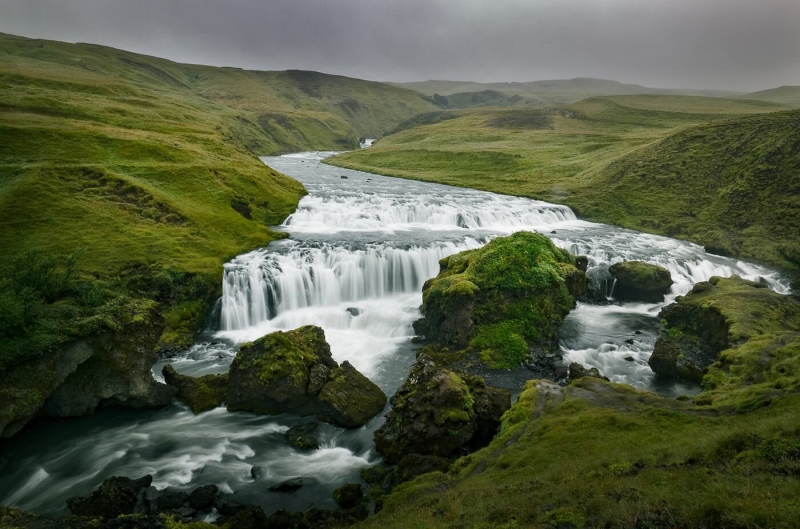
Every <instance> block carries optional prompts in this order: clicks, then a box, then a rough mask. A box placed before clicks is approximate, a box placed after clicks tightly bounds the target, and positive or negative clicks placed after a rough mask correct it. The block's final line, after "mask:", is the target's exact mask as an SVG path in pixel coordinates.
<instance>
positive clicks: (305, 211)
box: [0, 153, 789, 515]
mask: <svg viewBox="0 0 800 529" xmlns="http://www.w3.org/2000/svg"><path fill="white" fill-rule="evenodd" d="M329 154H330V153H301V154H295V155H289V156H283V157H272V158H265V159H264V161H265V162H266V163H267V164H269V165H270V166H271V167H273V168H275V169H276V170H278V171H281V172H283V173H285V174H288V175H291V176H293V177H295V178H297V179H298V180H300V181H301V182H302V183H303V184H304V185H305V186H306V187H307V189H308V190H309V195H308V196H307V197H305V198H304V199H303V200H302V201H301V203H300V206H299V208H298V210H297V211H296V212H295V213H294V214H293V215H291V216H290V217H289V218H287V219H286V221H285V223H284V225H283V227H282V229H283V230H285V231H287V232H288V233H289V234H290V239H287V240H283V241H279V242H276V243H273V244H271V245H270V246H269V247H267V248H263V249H260V250H256V251H253V252H249V253H247V254H244V255H241V256H239V257H237V258H235V259H233V260H232V261H231V262H229V263H228V264H227V265H226V266H225V271H224V278H223V296H222V298H221V299H220V301H219V303H218V306H217V308H216V310H215V314H216V318H215V319H216V324H215V328H214V329H213V330H212V331H210V332H209V333H208V335H207V336H205V337H204V340H205V341H204V342H203V343H198V344H196V345H195V346H193V347H192V348H191V349H189V350H188V351H186V352H185V353H183V354H182V355H180V356H178V357H177V358H170V359H167V360H164V361H161V362H159V364H158V365H156V366H155V367H154V373H156V374H158V373H160V371H161V368H162V367H163V365H164V364H165V363H171V364H172V365H173V366H174V367H175V368H176V369H177V370H178V371H180V372H182V373H185V374H189V375H195V376H196V375H202V374H206V373H220V372H225V371H226V370H227V369H228V366H229V365H230V362H231V360H232V359H233V357H234V355H235V353H236V348H237V346H238V344H241V343H242V342H245V341H249V340H252V339H255V338H258V337H260V336H262V335H264V334H266V333H269V332H272V331H274V330H285V329H293V328H296V327H299V326H301V325H306V324H315V325H319V326H321V327H322V328H323V329H324V330H325V334H326V337H327V339H328V341H329V342H330V344H331V349H332V352H333V355H334V357H335V358H336V360H337V361H339V362H341V361H344V360H349V361H350V362H351V363H352V364H353V365H354V366H355V367H356V368H358V369H359V370H360V371H361V372H363V373H364V374H365V375H367V376H369V377H370V378H371V379H372V380H374V381H375V382H376V383H377V384H379V385H380V386H381V387H382V388H383V389H384V391H386V393H387V394H389V395H391V394H392V393H394V391H395V389H396V388H397V387H398V386H399V385H400V383H402V381H403V380H404V378H405V376H406V374H407V373H408V368H409V366H410V364H411V362H412V361H413V358H414V350H413V346H412V345H411V344H410V339H411V337H412V336H413V330H412V327H411V324H412V323H413V321H414V320H415V319H417V318H418V317H419V305H420V303H421V300H422V296H421V287H422V284H423V283H424V281H425V280H426V279H428V278H430V277H433V276H435V275H436V273H437V272H438V261H439V259H441V258H442V257H444V256H446V255H450V254H452V253H455V252H458V251H461V250H464V249H468V248H477V247H479V246H481V245H483V244H485V243H486V242H487V241H489V240H490V239H491V238H493V237H496V236H499V235H506V234H510V233H512V232H515V231H518V230H536V231H539V232H541V233H544V234H546V235H548V236H549V237H551V238H552V239H553V240H554V242H555V243H556V244H557V245H559V246H561V247H563V248H566V249H569V250H570V251H571V252H572V253H575V254H580V255H586V256H588V257H589V262H590V269H589V274H590V276H591V278H592V280H593V281H594V282H595V284H596V285H598V286H603V285H604V286H605V288H606V289H607V291H608V292H609V293H610V291H611V285H610V283H608V282H607V279H608V278H609V276H608V273H607V268H608V266H609V265H611V264H613V263H615V262H617V261H622V260H630V259H637V260H642V261H647V262H650V263H655V264H659V265H662V266H664V267H666V268H667V269H669V270H670V272H671V273H672V277H673V279H674V280H675V284H674V285H673V287H672V292H671V294H670V296H668V299H667V300H666V302H665V303H669V302H671V301H672V300H673V299H674V297H675V296H677V295H680V294H685V293H686V292H688V291H689V290H690V289H691V287H692V285H693V284H694V283H696V282H698V281H703V280H707V279H708V278H710V277H711V276H713V275H721V276H729V275H731V274H739V275H741V276H743V277H746V278H748V279H752V280H755V281H764V282H766V283H767V284H768V285H769V286H770V288H773V289H774V290H776V291H778V292H782V293H786V292H788V291H789V289H788V287H787V284H786V282H785V281H783V280H782V279H781V277H780V276H779V275H778V274H777V273H775V272H774V271H771V270H768V269H766V268H763V267H761V266H757V265H754V264H750V263H746V262H743V261H738V260H735V259H729V258H725V257H719V256H715V255H710V254H708V253H706V252H704V251H703V249H702V248H701V247H699V246H697V245H694V244H691V243H686V242H681V241H677V240H674V239H669V238H665V237H659V236H655V235H647V234H642V233H638V232H634V231H630V230H623V229H620V228H615V227H612V226H606V225H601V224H594V223H589V222H584V221H580V220H577V219H576V218H575V215H574V214H573V212H572V211H571V210H570V209H569V208H567V207H564V206H557V205H552V204H547V203H544V202H539V201H535V200H528V199H523V198H514V197H507V196H501V195H496V194H492V193H486V192H481V191H474V190H468V189H459V188H453V187H447V186H441V185H436V184H428V183H422V182H415V181H409V180H400V179H394V178H387V177H381V176H376V175H371V174H367V173H361V172H358V171H350V170H345V169H339V168H335V167H331V166H328V165H325V164H323V163H321V160H322V159H323V158H324V157H325V156H327V155H329ZM663 305H664V304H643V303H610V304H605V305H590V304H584V303H580V304H579V305H578V307H577V308H576V309H575V310H574V311H573V312H572V313H571V314H570V316H569V317H568V318H567V320H566V321H565V323H564V325H563V327H562V332H561V345H562V348H563V349H564V351H565V355H566V357H567V359H568V361H573V360H574V361H579V362H581V363H584V364H587V365H591V366H596V367H598V368H599V369H600V370H601V371H602V372H603V373H604V374H606V375H607V376H609V377H611V378H612V379H613V380H615V381H617V382H625V383H629V384H632V385H634V386H636V387H638V388H648V389H653V390H655V391H660V392H662V393H665V394H675V393H681V392H691V391H694V390H695V388H689V387H685V388H684V387H680V386H669V387H659V386H658V385H657V384H656V381H655V380H654V377H653V374H652V372H651V371H650V369H649V367H648V366H647V359H648V357H649V355H650V353H651V352H652V349H653V344H654V343H655V339H656V337H657V333H658V330H659V323H658V319H657V314H658V312H659V310H660V309H661V307H662V306H663ZM156 376H158V375H156ZM382 420H383V419H382V418H380V417H377V418H375V419H373V420H372V421H370V423H369V424H367V426H365V427H364V428H361V429H357V430H342V429H339V428H335V427H333V426H329V425H323V427H322V438H323V441H324V443H323V446H322V447H321V448H320V449H319V450H316V451H313V452H299V451H297V450H295V449H293V448H291V447H290V446H289V445H288V444H287V443H286V442H285V441H284V439H283V432H284V431H286V430H287V429H288V428H289V427H290V426H292V425H294V424H297V423H299V422H302V421H303V420H302V419H300V418H298V417H295V416H291V415H282V416H272V417H268V416H254V415H250V414H246V413H228V412H227V411H225V410H224V409H222V408H220V409H217V410H213V411H210V412H206V413H203V414H200V415H197V416H195V415H193V414H192V413H191V411H189V410H188V408H187V407H186V406H185V405H183V404H181V403H180V402H177V401H176V402H174V403H173V404H172V405H171V406H170V407H168V408H166V409H163V410H159V411H157V412H150V411H132V410H103V411H101V412H99V413H98V414H96V415H94V416H90V417H84V418H80V419H75V420H71V421H65V422H50V423H41V424H36V425H33V426H31V427H30V428H27V429H26V431H24V432H22V433H21V434H20V435H19V436H17V437H15V438H13V439H11V440H10V441H9V442H8V443H6V445H5V447H4V449H3V451H2V452H1V453H0V476H3V479H2V480H0V504H4V505H11V506H16V507H19V508H22V509H26V510H30V511H34V512H38V513H41V514H51V515H52V514H60V513H63V512H64V511H65V505H64V501H65V499H66V498H67V497H70V496H73V495H76V494H88V493H89V492H91V491H92V490H94V489H95V488H96V487H97V486H98V485H99V484H100V483H101V482H102V481H103V480H104V479H106V478H108V477H110V476H112V475H126V476H131V477H138V476H140V475H143V474H146V473H151V474H153V475H154V484H155V485H156V486H158V487H164V486H174V487H177V488H180V489H182V490H190V489H192V488H194V487H197V486H199V485H204V484H209V483H214V484H216V485H217V486H219V487H220V488H221V489H222V490H225V491H234V492H235V497H236V498H237V499H240V500H241V501H245V502H249V503H255V504H259V505H261V506H262V507H264V509H265V510H266V511H267V513H270V512H272V511H274V510H275V509H277V508H279V507H283V508H287V509H294V510H303V509H305V508H307V507H308V506H309V504H312V503H313V504H314V505H316V506H317V507H321V508H330V507H333V503H332V500H331V499H330V494H331V492H332V491H333V489H335V488H336V487H337V486H339V485H341V484H342V483H346V482H352V481H357V480H358V479H359V478H358V472H359V471H360V469H362V468H364V467H365V466H368V465H371V464H375V463H376V462H377V461H379V458H378V457H377V455H376V454H375V453H374V450H373V443H372V432H373V431H374V430H375V429H376V428H377V427H378V426H379V425H380V424H381V422H382ZM254 466H258V467H261V470H262V471H263V476H262V477H261V478H260V479H254V478H253V477H252V476H251V469H252V468H253V467H254ZM296 476H307V477H313V478H314V480H315V483H314V484H313V485H308V486H305V487H303V488H302V489H301V490H300V491H298V492H297V493H295V494H292V495H288V496H287V495H281V494H276V493H270V492H268V487H269V486H270V485H272V484H275V483H278V482H280V481H283V480H285V479H288V478H291V477H296Z"/></svg>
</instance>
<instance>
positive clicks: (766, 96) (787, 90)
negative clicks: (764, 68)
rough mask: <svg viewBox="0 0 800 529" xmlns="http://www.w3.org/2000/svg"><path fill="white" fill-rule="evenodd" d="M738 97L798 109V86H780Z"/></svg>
mask: <svg viewBox="0 0 800 529" xmlns="http://www.w3.org/2000/svg"><path fill="white" fill-rule="evenodd" d="M740 97H741V98H742V99H756V100H758V101H769V102H771V103H779V104H781V105H789V106H793V107H800V86H780V87H778V88H771V89H769V90H761V91H760V92H753V93H751V94H744V95H743V96H740Z"/></svg>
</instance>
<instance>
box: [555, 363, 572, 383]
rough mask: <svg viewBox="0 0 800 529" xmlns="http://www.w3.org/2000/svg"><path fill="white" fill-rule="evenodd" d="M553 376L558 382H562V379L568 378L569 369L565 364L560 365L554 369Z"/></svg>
mask: <svg viewBox="0 0 800 529" xmlns="http://www.w3.org/2000/svg"><path fill="white" fill-rule="evenodd" d="M553 375H554V376H555V379H556V380H560V379H562V378H567V376H568V375H569V369H567V366H565V365H564V364H558V365H557V366H555V368H554V369H553Z"/></svg>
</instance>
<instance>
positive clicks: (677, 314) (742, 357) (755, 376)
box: [649, 276, 800, 398]
mask: <svg viewBox="0 0 800 529" xmlns="http://www.w3.org/2000/svg"><path fill="white" fill-rule="evenodd" d="M659 316H660V317H661V319H662V320H664V322H665V323H666V325H667V328H668V331H669V332H668V334H667V335H665V336H661V337H659V339H658V341H656V345H655V350H654V351H653V354H652V355H651V356H650V360H649V364H650V367H651V369H652V370H653V371H655V373H656V374H657V375H658V376H659V377H661V378H667V379H671V378H678V379H683V380H687V381H692V382H697V383H699V382H701V381H702V382H703V383H704V385H705V386H706V387H707V389H712V388H714V387H723V386H734V385H740V384H744V383H747V384H749V385H752V384H754V383H763V382H766V380H767V379H769V378H771V377H774V376H775V377H779V376H781V372H780V371H776V372H774V373H773V372H772V371H771V370H769V369H767V368H766V367H767V366H769V365H770V364H771V363H773V362H775V361H777V360H776V359H777V358H778V357H779V355H780V351H782V350H786V348H789V349H790V348H792V347H798V346H800V333H798V331H800V302H798V301H797V300H795V299H792V298H791V297H790V296H783V295H780V294H777V293H775V292H773V291H771V290H770V289H768V288H766V287H765V286H764V285H762V284H761V283H755V282H753V281H747V280H745V279H742V278H740V277H737V276H732V277H730V278H727V279H725V278H720V277H712V278H711V279H710V280H709V281H708V282H701V283H697V284H696V285H695V286H694V287H693V288H692V290H691V292H689V294H687V295H686V296H681V297H678V298H677V299H676V301H675V303H673V304H672V305H669V306H668V307H665V308H664V309H663V310H662V311H661V313H660V314H659ZM781 369H783V370H784V372H788V370H789V369H790V368H789V367H786V366H784V367H783V368H781ZM712 371H713V373H712ZM759 373H760V374H759ZM764 373H767V374H769V376H767V375H765V374H764ZM751 389H752V388H751ZM707 395H709V393H707V394H706V395H704V397H703V398H707Z"/></svg>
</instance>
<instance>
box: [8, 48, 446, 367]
mask: <svg viewBox="0 0 800 529" xmlns="http://www.w3.org/2000/svg"><path fill="white" fill-rule="evenodd" d="M435 108H436V107H435V106H434V105H432V104H431V103H429V102H428V101H427V100H426V99H425V98H424V97H422V96H420V94H417V93H415V92H412V91H409V90H405V89H401V88H396V87H392V86H387V85H382V84H380V83H373V82H367V81H360V80H356V79H348V78H344V77H337V76H328V75H323V74H318V73H315V72H300V71H290V72H252V71H245V70H240V69H234V68H215V67H207V66H197V65H184V64H177V63H174V62H171V61H167V60H164V59H158V58H154V57H147V56H142V55H137V54H133V53H129V52H125V51H121V50H115V49H112V48H107V47H102V46H95V45H89V44H67V43H61V42H54V41H45V40H38V39H26V38H22V37H15V36H11V35H4V34H0V252H2V256H3V257H2V261H0V270H2V271H3V272H6V271H7V270H6V269H7V268H8V267H9V266H10V264H11V263H12V261H14V260H15V259H17V258H19V257H21V256H24V255H26V253H27V252H30V251H33V252H38V253H39V254H41V255H44V256H61V257H63V256H67V255H69V254H71V253H73V252H74V251H75V250H76V249H78V248H81V249H83V254H82V257H81V259H80V262H79V263H78V269H77V271H76V275H77V279H78V281H79V282H85V283H92V282H96V281H101V282H103V284H104V285H107V286H109V287H110V288H111V289H112V290H113V291H114V292H116V293H118V294H119V295H126V296H133V297H147V298H150V299H156V300H157V301H158V302H159V303H160V304H161V305H162V311H163V312H164V315H165V317H166V320H167V325H168V327H167V330H166V331H165V333H164V342H165V343H177V344H185V343H188V341H190V340H191V333H192V332H193V331H194V330H195V329H196V328H197V326H198V325H199V324H200V322H202V317H203V313H204V312H205V309H206V307H207V301H208V299H209V298H213V297H214V294H215V293H216V292H217V291H218V290H219V288H220V277H221V273H222V264H223V263H224V262H225V261H227V260H228V259H230V258H232V257H233V256H235V255H237V254H239V253H242V252H244V251H247V250H250V249H253V248H257V247H261V246H265V245H266V244H268V243H269V242H270V241H272V240H274V239H276V238H277V237H279V236H281V234H279V233H276V232H273V231H272V230H271V229H270V226H272V225H275V224H278V223H280V222H281V221H282V220H283V219H284V218H286V216H287V215H288V214H289V213H290V212H291V211H293V209H294V208H295V207H296V205H297V202H298V201H299V199H300V197H301V196H302V195H303V194H304V193H305V190H304V189H303V187H302V185H300V184H299V183H298V182H296V181H294V180H292V179H291V178H288V177H286V176H284V175H281V174H279V173H277V172H276V171H274V170H272V169H270V168H268V167H266V166H265V165H264V164H263V163H262V162H261V161H260V160H258V158H257V157H256V155H268V154H275V153H280V152H287V151H297V150H316V149H338V150H341V149H348V148H354V147H357V146H358V138H359V137H364V136H367V137H375V136H379V135H381V134H382V133H384V132H386V131H388V130H390V129H392V128H393V127H395V126H396V125H397V124H399V123H400V122H401V121H403V120H405V119H408V118H409V117H411V116H413V115H415V114H416V113H418V112H422V111H428V110H433V109H435ZM15 295H16V294H15ZM54 301H56V300H46V301H45V303H46V304H48V305H52V304H53V302H54ZM57 301H59V302H62V303H66V304H69V303H76V302H77V301H76V299H75V298H74V296H71V295H68V296H66V297H65V299H62V300H57ZM2 353H3V351H0V356H2Z"/></svg>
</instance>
